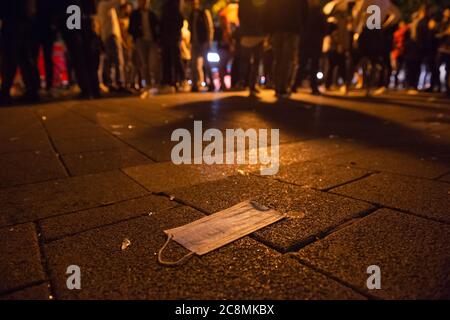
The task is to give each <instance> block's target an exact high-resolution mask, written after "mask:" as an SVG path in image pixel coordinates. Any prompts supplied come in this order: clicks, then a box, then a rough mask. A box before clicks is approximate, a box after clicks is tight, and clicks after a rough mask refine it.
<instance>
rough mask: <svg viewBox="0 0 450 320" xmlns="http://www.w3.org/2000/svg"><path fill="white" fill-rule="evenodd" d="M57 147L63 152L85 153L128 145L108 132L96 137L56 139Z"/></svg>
mask: <svg viewBox="0 0 450 320" xmlns="http://www.w3.org/2000/svg"><path fill="white" fill-rule="evenodd" d="M54 144H55V147H56V149H57V150H58V152H59V153H61V154H73V153H83V152H90V151H101V150H110V149H119V148H124V147H126V145H125V144H124V143H123V142H121V141H120V140H117V139H115V138H113V137H111V136H109V135H107V134H102V135H97V136H95V137H84V138H73V139H63V140H55V141H54Z"/></svg>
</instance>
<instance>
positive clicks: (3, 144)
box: [0, 131, 51, 154]
mask: <svg viewBox="0 0 450 320" xmlns="http://www.w3.org/2000/svg"><path fill="white" fill-rule="evenodd" d="M50 148H51V145H50V142H49V140H48V138H47V136H46V135H45V134H42V133H41V132H39V131H37V132H30V133H29V135H18V134H14V133H12V134H10V135H9V136H7V137H5V138H0V154H4V153H14V152H23V151H36V150H45V149H50Z"/></svg>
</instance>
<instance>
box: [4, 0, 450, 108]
mask: <svg viewBox="0 0 450 320" xmlns="http://www.w3.org/2000/svg"><path fill="white" fill-rule="evenodd" d="M70 5H77V6H79V7H80V8H81V16H80V19H81V28H80V29H74V30H71V29H69V28H67V19H68V18H69V16H70V14H69V13H67V8H68V7H69V6H70ZM371 5H377V6H378V7H379V8H380V18H381V28H380V29H371V28H369V27H368V24H367V19H368V18H370V16H371V15H370V14H368V13H367V8H368V7H369V6H371ZM0 19H1V20H0V21H1V22H0V23H1V24H0V28H1V32H0V37H1V39H0V41H1V46H0V65H1V78H0V81H1V96H0V103H1V104H3V105H7V104H11V103H13V102H14V101H16V100H17V101H20V102H27V103H28V102H36V101H39V99H41V98H42V97H48V98H56V97H61V96H63V95H64V94H67V95H71V94H72V95H73V94H77V95H78V98H80V99H93V98H99V97H101V96H102V95H106V94H110V93H117V94H123V95H133V94H135V95H140V96H141V97H142V98H147V97H151V95H153V94H158V93H175V92H177V91H182V92H187V91H192V92H199V91H227V90H236V91H240V90H248V91H249V93H250V95H252V96H253V95H257V94H258V92H259V90H260V89H261V88H269V89H273V90H275V94H276V95H277V96H278V97H283V98H288V97H289V96H290V94H291V93H293V92H296V91H297V90H298V89H299V88H301V87H302V86H307V87H309V88H310V90H311V93H312V94H316V95H318V94H321V93H323V92H325V91H336V92H339V93H342V94H347V93H348V92H349V91H350V90H364V92H365V93H366V94H368V95H369V94H380V93H382V92H384V91H386V90H403V91H404V92H405V94H417V93H418V92H419V91H427V92H440V93H442V94H446V95H447V96H449V95H450V89H449V74H450V72H449V71H450V5H449V1H448V0H435V1H414V0H411V1H408V3H406V4H405V1H401V0H397V1H395V0H392V1H391V0H335V1H321V0H239V1H237V0H234V1H227V0H218V1H217V0H216V1H206V0H205V1H200V0H158V1H157V0H133V1H131V0H14V1H1V2H0Z"/></svg>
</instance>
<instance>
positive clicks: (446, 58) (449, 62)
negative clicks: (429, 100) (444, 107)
mask: <svg viewBox="0 0 450 320" xmlns="http://www.w3.org/2000/svg"><path fill="white" fill-rule="evenodd" d="M442 58H443V63H444V67H445V68H444V70H445V76H444V81H445V84H444V86H445V91H446V93H447V96H448V97H450V54H444V55H443V57H442Z"/></svg>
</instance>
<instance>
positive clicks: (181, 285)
mask: <svg viewBox="0 0 450 320" xmlns="http://www.w3.org/2000/svg"><path fill="white" fill-rule="evenodd" d="M202 216H203V215H202V214H201V213H199V212H198V211H195V210H192V209H190V208H186V207H180V208H175V209H172V210H171V211H165V212H161V213H156V214H155V215H152V216H150V217H142V218H138V219H134V220H130V221H127V222H122V223H120V224H117V225H114V226H109V227H105V228H102V229H98V230H92V231H88V232H86V233H82V234H79V235H77V236H74V237H69V238H64V239H61V240H58V241H55V242H52V243H50V244H48V245H46V246H45V252H46V256H47V257H48V259H49V268H50V274H51V279H52V283H53V284H54V292H55V295H56V298H58V299H86V298H89V299H248V298H252V299H311V298H314V299H333V298H336V299H345V298H347V299H361V298H363V297H362V296H360V295H359V294H357V293H355V292H354V291H352V290H350V289H348V288H346V287H343V286H342V285H340V284H338V283H336V282H335V281H333V280H331V279H329V278H327V277H325V276H323V275H321V274H319V273H317V272H315V271H313V270H311V269H309V268H307V267H304V266H302V265H301V264H299V263H298V262H297V261H295V260H294V259H292V258H286V257H283V256H280V255H279V254H278V253H276V252H274V251H272V250H270V249H268V248H267V247H265V246H264V245H262V244H260V243H258V242H256V241H254V240H252V239H249V238H248V237H246V238H243V239H241V240H239V241H237V242H235V243H233V244H230V245H228V246H225V247H223V248H221V249H219V250H216V251H214V252H212V253H210V254H208V255H205V256H203V257H192V258H191V259H190V260H188V261H187V262H186V263H185V264H184V265H181V266H177V267H172V268H170V267H163V266H160V265H159V264H158V263H157V259H156V256H155V252H157V251H158V250H159V249H160V248H161V247H162V245H163V244H164V242H165V240H166V236H165V234H164V233H163V230H164V229H167V228H172V227H176V226H180V225H183V224H185V223H188V222H191V221H193V220H196V219H199V218H201V217H202ZM124 238H127V239H129V240H130V241H131V245H130V246H129V247H128V248H127V249H126V250H123V251H122V250H121V243H122V241H123V239H124ZM185 253H186V250H185V249H182V248H181V247H180V246H178V245H176V244H174V243H172V244H170V245H169V247H168V251H167V253H166V258H168V259H176V258H177V257H180V256H182V255H183V254H185ZM70 264H77V265H78V266H80V268H81V277H82V278H81V279H82V280H81V281H82V283H81V290H72V291H71V290H68V289H67V288H66V287H65V283H66V274H65V271H66V268H67V266H68V265H70ZM237 288H239V290H237Z"/></svg>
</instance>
